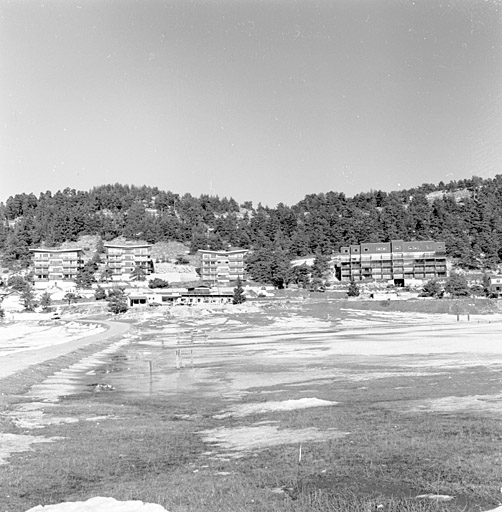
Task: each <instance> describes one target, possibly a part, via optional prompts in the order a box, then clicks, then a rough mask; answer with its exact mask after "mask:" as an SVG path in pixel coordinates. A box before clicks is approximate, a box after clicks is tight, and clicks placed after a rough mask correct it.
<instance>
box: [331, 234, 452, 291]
mask: <svg viewBox="0 0 502 512" xmlns="http://www.w3.org/2000/svg"><path fill="white" fill-rule="evenodd" d="M445 251H446V248H445V243H444V242H434V241H417V242H403V241H402V240H392V241H391V242H385V243H363V244H360V245H350V246H348V247H341V248H340V253H341V254H340V268H339V278H340V280H341V281H350V280H351V279H354V280H356V281H361V280H369V279H375V280H387V281H390V280H393V281H394V283H395V284H397V285H404V283H405V281H406V280H407V279H408V280H409V279H427V280H429V279H434V278H445V277H446V252H445Z"/></svg>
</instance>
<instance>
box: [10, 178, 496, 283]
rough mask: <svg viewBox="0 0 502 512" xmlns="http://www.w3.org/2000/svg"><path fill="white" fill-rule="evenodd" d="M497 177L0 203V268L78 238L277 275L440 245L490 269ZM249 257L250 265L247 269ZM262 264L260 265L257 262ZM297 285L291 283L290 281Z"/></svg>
mask: <svg viewBox="0 0 502 512" xmlns="http://www.w3.org/2000/svg"><path fill="white" fill-rule="evenodd" d="M500 197H502V175H497V176H495V177H494V178H487V179H483V178H479V177H473V178H470V179H466V180H459V181H452V182H450V183H447V184H445V183H443V182H439V183H438V184H437V185H434V184H424V185H421V186H419V187H415V188H412V189H407V190H399V191H392V192H384V191H381V190H377V191H370V192H364V193H360V194H357V195H355V196H353V197H347V196H345V194H343V193H340V192H327V193H318V194H309V195H307V196H305V198H304V199H302V200H301V201H299V202H298V203H297V204H295V205H292V206H287V205H285V204H283V203H280V204H278V205H277V206H276V207H273V208H272V207H268V206H262V205H261V204H258V205H257V206H254V205H253V203H252V202H250V201H246V202H244V203H242V204H238V203H237V201H235V200H234V199H232V198H230V199H228V198H226V197H223V198H220V197H218V196H209V195H201V196H199V197H194V196H192V195H191V194H184V195H179V194H176V193H173V192H169V191H167V192H166V191H163V190H159V189H158V188H157V187H150V186H142V187H137V186H132V185H121V184H114V185H103V186H99V187H94V188H93V189H92V190H89V191H77V190H74V189H69V188H66V189H64V190H62V191H57V192H55V193H52V192H50V191H47V192H45V193H41V194H40V195H39V196H38V197H37V196H35V195H34V194H32V193H22V194H16V195H14V196H11V197H9V198H8V199H7V201H6V203H5V204H0V252H1V254H2V263H3V265H4V266H6V267H12V266H21V267H22V266H27V265H28V264H29V261H30V253H29V248H33V247H40V246H45V247H57V246H58V245H59V244H61V243H63V242H66V241H76V240H78V238H79V237H80V236H81V235H99V236H100V237H101V238H102V240H104V241H108V240H112V239H114V238H116V237H118V236H122V237H125V238H127V239H130V240H142V241H147V242H149V243H155V242H160V241H168V240H175V241H179V242H183V243H186V244H187V245H189V246H190V250H191V252H192V253H195V252H196V251H197V250H198V249H213V250H218V249H224V248H227V247H229V246H232V247H242V248H246V249H252V250H253V254H254V256H253V257H252V258H251V266H252V265H255V267H261V268H262V270H261V271H262V272H263V273H266V272H269V271H270V268H271V266H272V267H273V268H275V274H276V275H280V274H281V269H282V268H283V267H284V265H285V264H286V263H289V261H290V260H291V259H292V258H295V257H302V256H305V255H311V254H315V255H317V256H322V255H324V256H326V255H331V254H333V253H336V252H338V251H339V249H340V247H341V246H344V245H349V244H357V243H361V242H377V241H383V242H386V241H390V240H396V239H402V240H428V239H432V240H444V241H445V242H446V250H447V255H448V256H449V257H451V258H454V259H456V261H457V263H458V264H459V266H461V267H464V268H472V269H493V268H495V267H496V265H498V264H499V263H500V262H501V259H502V201H501V200H500ZM253 258H254V260H253ZM264 262H265V263H264ZM297 277H298V279H301V275H299V276H297Z"/></svg>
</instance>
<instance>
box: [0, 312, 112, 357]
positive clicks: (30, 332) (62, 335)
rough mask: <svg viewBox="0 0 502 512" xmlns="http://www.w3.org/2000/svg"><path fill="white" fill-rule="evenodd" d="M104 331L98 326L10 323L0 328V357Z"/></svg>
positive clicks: (68, 323)
mask: <svg viewBox="0 0 502 512" xmlns="http://www.w3.org/2000/svg"><path fill="white" fill-rule="evenodd" d="M103 331H105V328H104V327H103V326H101V325H99V324H89V323H79V322H63V323H59V324H58V325H54V323H50V324H48V323H47V322H43V321H40V322H12V323H6V324H4V325H2V326H1V327H0V357H2V356H6V355H8V354H13V353H16V352H22V351H23V350H36V349H39V348H44V347H48V346H53V345H59V344H61V343H66V342H68V341H72V340H76V339H79V338H83V337H84V336H91V335H93V334H99V333H100V332H103Z"/></svg>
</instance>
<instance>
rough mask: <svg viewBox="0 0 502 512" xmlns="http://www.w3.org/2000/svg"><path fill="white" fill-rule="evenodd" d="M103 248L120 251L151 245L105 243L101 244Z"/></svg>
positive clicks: (149, 245)
mask: <svg viewBox="0 0 502 512" xmlns="http://www.w3.org/2000/svg"><path fill="white" fill-rule="evenodd" d="M103 246H104V247H117V248H120V249H134V248H140V247H151V246H152V244H111V243H105V244H103Z"/></svg>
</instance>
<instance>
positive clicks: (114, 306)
mask: <svg viewBox="0 0 502 512" xmlns="http://www.w3.org/2000/svg"><path fill="white" fill-rule="evenodd" d="M128 309H129V305H128V303H127V298H126V296H125V295H124V296H122V297H112V298H110V299H109V300H108V311H110V312H111V313H114V314H115V315H118V314H119V313H125V312H126V311H127V310H128Z"/></svg>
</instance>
